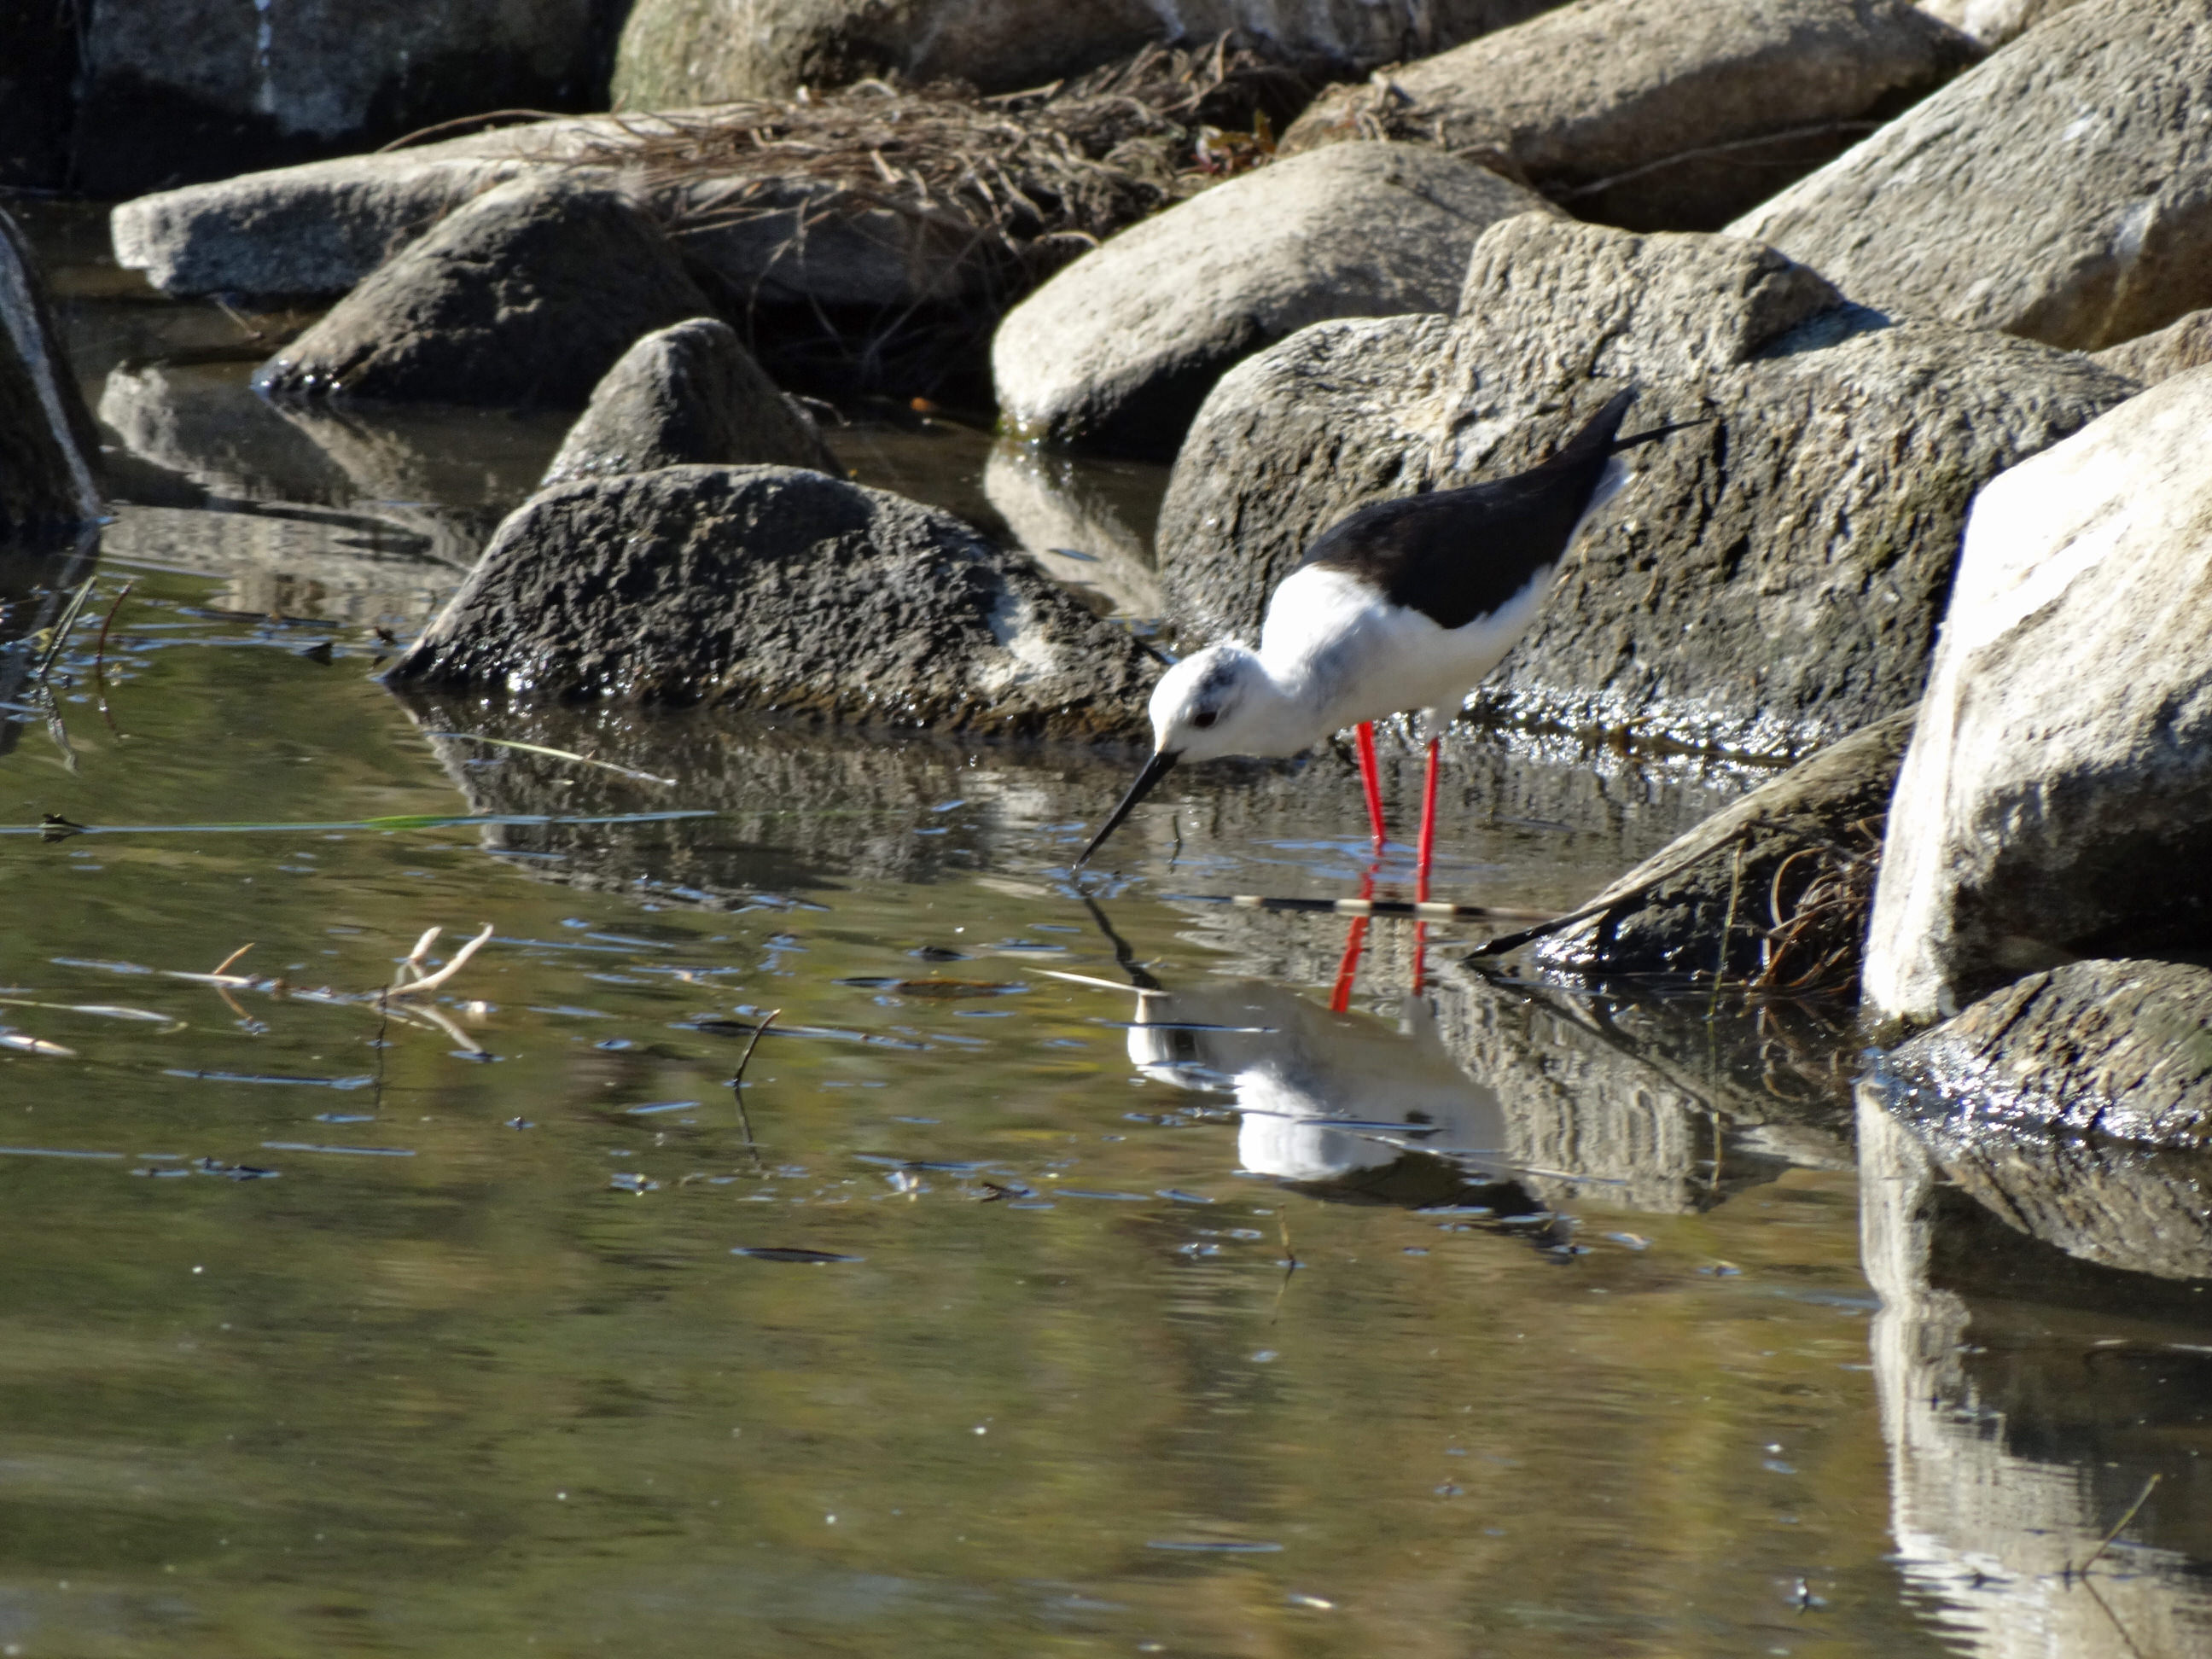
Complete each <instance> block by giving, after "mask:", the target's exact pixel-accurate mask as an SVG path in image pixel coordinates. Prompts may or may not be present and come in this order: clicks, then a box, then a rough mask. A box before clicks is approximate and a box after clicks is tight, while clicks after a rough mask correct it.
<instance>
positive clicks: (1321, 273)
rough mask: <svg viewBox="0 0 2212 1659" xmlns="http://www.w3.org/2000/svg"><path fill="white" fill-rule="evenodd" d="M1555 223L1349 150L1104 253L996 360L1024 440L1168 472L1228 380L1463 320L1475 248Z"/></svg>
mask: <svg viewBox="0 0 2212 1659" xmlns="http://www.w3.org/2000/svg"><path fill="white" fill-rule="evenodd" d="M1531 210H1535V211H1541V212H1548V211H1551V209H1550V208H1549V206H1548V204H1546V203H1545V201H1544V200H1543V198H1542V197H1539V196H1536V195H1534V194H1533V193H1531V192H1530V191H1526V190H1523V189H1522V188H1521V187H1520V186H1518V185H1510V184H1508V183H1506V182H1505V181H1504V179H1500V178H1498V176H1497V175H1496V174H1495V173H1489V172H1487V171H1486V170H1484V169H1483V168H1481V167H1476V166H1474V164H1473V163H1471V162H1468V161H1455V160H1454V159H1453V158H1452V157H1450V156H1448V155H1438V154H1437V153H1436V152H1435V151H1433V150H1425V149H1417V148H1415V147H1413V146H1411V145H1407V144H1346V145H1340V146H1336V147H1333V148H1331V149H1327V150H1323V151H1322V152H1320V153H1319V154H1316V155H1304V156H1297V157H1294V158H1292V159H1291V160H1289V161H1280V162H1278V163H1276V164H1275V165H1274V166H1272V167H1262V168H1261V169H1260V170H1259V171H1257V172H1255V173H1248V174H1246V175H1245V176H1244V177H1243V178H1241V179H1231V181H1230V182H1229V183H1227V184H1225V185H1218V186H1216V187H1215V188H1214V189H1212V190H1209V191H1206V192H1205V193H1204V194H1202V195H1200V196H1197V197H1194V198H1192V199H1191V200H1189V201H1188V202H1183V203H1181V204H1178V205H1176V206H1175V207H1171V208H1170V209H1169V210H1167V211H1166V212H1164V213H1161V214H1158V215H1156V216H1153V217H1152V218H1150V219H1147V220H1146V221H1145V222H1142V223H1141V224H1138V225H1134V226H1132V227H1131V228H1129V229H1127V230H1125V231H1123V232H1122V233H1121V234H1120V235H1118V236H1115V237H1114V238H1113V239H1112V240H1109V241H1108V242H1107V243H1106V244H1105V245H1104V246H1102V247H1100V248H1099V249H1098V250H1097V252H1092V253H1087V254H1085V255H1084V256H1083V257H1082V258H1079V259H1078V260H1076V261H1075V263H1074V264H1071V265H1069V266H1068V267H1067V268H1066V270H1062V271H1060V274H1059V275H1057V276H1054V277H1053V278H1052V280H1051V281H1049V282H1048V283H1045V284H1044V286H1043V287H1042V288H1040V289H1037V291H1036V293H1034V294H1032V295H1030V296H1029V298H1027V299H1026V300H1024V301H1022V302H1021V304H1019V305H1018V306H1016V307H1014V308H1013V310H1012V311H1011V312H1010V313H1007V315H1006V320H1005V321H1004V322H1003V323H1001V324H1000V325H999V331H998V333H997V335H996V337H994V339H993V341H992V343H991V374H992V379H993V380H994V382H995V383H996V386H997V388H998V394H999V406H1000V410H1001V411H1002V412H1003V414H1004V416H1005V419H1006V422H1007V423H1008V425H1009V426H1011V427H1012V429H1013V430H1014V431H1015V432H1017V433H1018V434H1019V435H1021V436H1023V437H1027V438H1050V439H1054V440H1056V441H1060V442H1068V443H1082V444H1086V445H1089V446H1091V447H1096V448H1099V449H1104V450H1109V451H1113V452H1116V453H1123V454H1131V455H1145V456H1152V457H1157V458H1158V459H1162V460H1165V459H1170V457H1172V456H1173V455H1174V454H1175V453H1176V446H1177V445H1179V444H1180V443H1181V442H1182V435H1183V433H1184V431H1185V429H1186V428H1188V426H1189V424H1190V418H1191V416H1192V415H1194V413H1195V412H1196V411H1197V410H1198V406H1199V404H1200V403H1202V402H1203V401H1204V400H1205V398H1206V392H1208V391H1209V390H1211V389H1212V386H1213V383H1214V381H1215V380H1218V378H1219V377H1220V375H1221V373H1222V371H1223V370H1224V369H1225V368H1228V367H1229V366H1230V365H1231V363H1233V362H1237V360H1238V359H1239V358H1241V357H1244V356H1249V354H1250V353H1252V352H1254V351H1255V350H1258V349H1260V348H1261V347H1262V346H1266V345H1269V344H1272V343H1273V342H1275V341H1277V340H1279V339H1281V338H1282V337H1284V336H1285V335H1286V334H1289V333H1291V332H1292V331H1295V330H1297V329H1300V328H1303V327H1304V326H1305V325H1307V324H1309V323H1313V322H1318V321H1320V320H1321V319H1323V318H1328V317H1376V316H1382V317H1387V316H1395V315H1398V314H1400V313H1407V312H1423V311H1448V310H1449V309H1450V308H1451V306H1452V303H1453V301H1454V300H1455V298H1456V296H1457V295H1458V293H1459V289H1460V284H1461V283H1462V281H1463V280H1464V278H1465V276H1466V271H1467V258H1468V252H1469V251H1470V250H1471V249H1472V248H1473V247H1474V243H1475V239H1476V238H1477V237H1478V236H1480V235H1481V234H1482V233H1483V232H1484V231H1485V230H1486V229H1487V228H1489V227H1490V226H1491V225H1492V224H1494V223H1496V222H1498V220H1500V219H1504V218H1508V217H1510V216H1512V215H1514V214H1517V213H1525V212H1528V211H1531Z"/></svg>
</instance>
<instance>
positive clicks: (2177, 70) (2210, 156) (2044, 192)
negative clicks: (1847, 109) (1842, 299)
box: [1729, 0, 2212, 351]
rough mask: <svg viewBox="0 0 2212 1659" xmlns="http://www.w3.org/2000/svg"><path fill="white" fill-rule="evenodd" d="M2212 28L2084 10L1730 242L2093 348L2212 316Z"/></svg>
mask: <svg viewBox="0 0 2212 1659" xmlns="http://www.w3.org/2000/svg"><path fill="white" fill-rule="evenodd" d="M2208 85H2212V12H2208V10H2207V9H2206V7H2205V6H2204V5H2203V3H2202V0H2185V3H2176V4H2163V3H2160V4H2148V5H2147V4H2144V3H2142V0H2083V3H2081V4H2078V5H2075V6H2074V7H2072V8H2071V9H2069V10H2067V11H2065V12H2063V13H2062V14H2061V15H2058V16H2056V17H2054V18H2052V19H2051V21H2049V22H2047V23H2045V24H2043V25H2042V26H2041V27H2037V28H2035V29H2033V30H2031V31H2030V32H2029V33H2027V35H2025V36H2024V37H2022V38H2021V40H2016V41H2015V42H2014V43H2013V44H2012V45H2011V46H2008V47H2006V48H2005V49H2004V50H2003V51H2002V52H1997V53H1996V54H1994V55H1993V56H1991V57H1990V59H1989V60H1988V61H1987V62H1986V63H1984V64H1982V65H1981V66H1980V67H1978V68H1977V69H1975V70H1971V71H1970V72H1968V73H1967V74H1966V75H1964V76H1960V78H1959V79H1958V80H1956V81H1954V82H1952V83H1951V84H1950V85H1949V86H1948V87H1946V88H1944V89H1943V90H1942V92H1940V93H1937V94H1936V95H1935V96H1933V97H1931V98H1929V99H1928V100H1926V101H1924V102H1923V103H1922V104H1920V105H1918V106H1917V107H1915V108H1914V109H1912V110H1911V112H1908V113H1907V114H1905V115H1904V116H1902V117H1900V118H1899V119H1897V120H1896V121H1894V122H1892V123H1891V124H1890V125H1888V126H1887V127H1885V128H1884V129H1882V131H1880V132H1878V133H1876V134H1875V136H1874V137H1871V138H1869V139H1868V140H1867V142H1866V143H1863V144H1861V145H1860V146H1859V147H1858V148H1857V149H1854V150H1852V151H1851V152H1850V154H1848V155H1844V156H1842V157H1840V158H1839V159H1838V160H1837V161H1833V162H1832V163H1830V164H1829V165H1828V166H1827V167H1824V168H1822V169H1821V170H1820V172H1818V173H1814V174H1813V175H1812V176H1811V177H1809V178H1807V179H1802V180H1800V181H1799V182H1798V183H1797V184H1796V185H1792V186H1791V187H1790V189H1788V190H1786V191H1784V192H1783V193H1782V194H1781V195H1779V196H1778V197H1775V198H1774V199H1773V200H1772V201H1771V202H1769V203H1767V204H1765V206H1763V207H1760V208H1759V209H1758V210H1755V211H1753V212H1751V213H1748V214H1747V215H1745V216H1743V217H1742V218H1741V219H1739V220H1737V221H1736V222H1735V224H1734V225H1732V226H1730V227H1729V228H1730V229H1731V230H1732V231H1734V232H1735V234H1738V235H1742V236H1752V237H1756V238H1758V239H1759V240H1761V241H1766V242H1771V243H1773V244H1774V245H1775V246H1777V247H1779V248H1781V249H1782V250H1784V252H1787V253H1789V254H1790V256H1791V257H1792V258H1799V259H1802V260H1804V261H1805V262H1806V263H1807V264H1812V265H1816V266H1818V267H1819V268H1820V270H1823V271H1825V272H1826V273H1827V275H1828V276H1831V277H1832V278H1833V279H1834V280H1835V281H1836V282H1837V283H1840V284H1841V285H1842V286H1843V288H1844V289H1845V290H1846V291H1848V292H1849V293H1850V295H1851V297H1852V298H1854V299H1856V300H1860V301H1864V302H1865V303H1866V304H1868V305H1871V306H1879V307H1882V308H1883V309H1885V310H1887V309H1892V308H1894V309H1897V310H1899V311H1905V312H1910V313H1913V314H1915V315H1917V316H1925V317H1937V318H1942V319H1945V320H1947V321H1950V322H1954V323H1959V324H1962V325H1966V326H1967V327H1971V328H2000V329H2004V330H2007V331H2010V332H2012V333H2015V334H2021V335H2025V336H2026V337H2028V338H2029V339H2032V340H2042V341H2045V342H2047V343H2050V344H2052V345H2059V346H2069V347H2072V348H2074V349H2077V350H2083V351H2089V350H2094V349H2097V348H2099V347H2100V346H2107V345H2112V344H2114V343H2117V342H2118V341H2122V340H2126V339H2130V338H2133V337H2135V336H2136V335H2139V334H2142V333H2145V332H2147V331H2149V330H2152V329H2155V328H2162V327H2164V326H2165V325H2166V324H2167V323H2170V322H2172V320H2173V319H2175V318H2177V317H2179V316H2180V315H2181V314H2182V313H2184V312H2186V311H2191V310H2194V309H2197V308H2198V307H2203V306H2205V305H2207V304H2212V105H2208V103H2207V101H2206V96H2205V90H2204V89H2205V88H2206V87H2207V86H2208Z"/></svg>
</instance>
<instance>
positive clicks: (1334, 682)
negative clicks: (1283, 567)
mask: <svg viewBox="0 0 2212 1659" xmlns="http://www.w3.org/2000/svg"><path fill="white" fill-rule="evenodd" d="M1551 580H1552V569H1551V568H1545V569H1542V570H1540V571H1538V572H1537V573H1536V574H1535V576H1534V578H1532V579H1531V580H1530V581H1529V583H1528V586H1526V587H1524V588H1522V590H1521V591H1520V592H1518V593H1516V594H1515V595H1514V596H1513V597H1512V598H1511V599H1508V600H1507V601H1506V602H1505V603H1504V605H1500V606H1499V607H1498V609H1497V610H1496V611H1492V612H1490V613H1489V614H1488V615H1486V616H1481V617H1476V618H1475V619H1474V621H1473V622H1471V623H1468V624H1467V626H1466V627H1464V628H1444V627H1442V626H1440V625H1439V624H1438V623H1437V622H1435V621H1434V620H1433V619H1432V618H1431V617H1426V616H1424V615H1423V614H1422V613H1421V612H1419V611H1415V610H1412V609H1410V608H1407V607H1405V606H1401V605H1392V604H1391V603H1390V602H1389V600H1387V599H1384V598H1383V596H1382V595H1381V594H1380V593H1379V592H1376V590H1375V589H1374V588H1372V587H1370V586H1368V585H1367V584H1366V583H1365V582H1363V581H1361V580H1359V579H1358V578H1357V577H1356V576H1352V575H1350V574H1346V572H1344V571H1341V570H1332V569H1328V568H1326V567H1323V566H1320V565H1308V566H1307V567H1306V568H1304V569H1303V570H1299V571H1295V572H1293V573H1292V574H1291V575H1290V576H1288V577H1286V578H1285V580H1284V581H1283V583H1282V585H1281V586H1279V587H1277V588H1276V589H1275V593H1274V597H1273V599H1272V600H1270V601H1269V603H1268V606H1267V621H1266V623H1264V624H1263V625H1262V627H1261V634H1260V656H1261V659H1262V660H1263V661H1264V662H1265V663H1266V664H1267V668H1268V670H1269V671H1270V673H1271V674H1272V675H1273V677H1274V678H1275V679H1276V681H1277V682H1278V684H1282V685H1283V686H1284V687H1285V690H1290V691H1291V692H1292V695H1293V696H1296V697H1297V701H1298V702H1300V703H1301V704H1303V705H1304V707H1305V708H1306V709H1307V710H1308V711H1309V712H1310V715H1311V716H1312V718H1313V720H1314V721H1315V723H1316V727H1317V731H1316V733H1315V735H1320V734H1321V733H1325V732H1334V731H1337V730H1340V728H1342V727H1344V726H1353V725H1357V724H1358V722H1360V721H1362V720H1381V719H1383V718H1385V717H1387V716H1389V715H1391V714H1400V713H1402V712H1404V711H1406V710H1408V709H1416V708H1434V709H1437V710H1438V711H1439V712H1440V713H1441V714H1443V716H1444V717H1445V718H1449V716H1450V715H1451V714H1455V713H1456V712H1457V710H1458V708H1459V706H1460V704H1461V703H1462V702H1464V701H1465V700H1466V697H1467V694H1468V692H1469V691H1471V690H1474V686H1475V684H1476V683H1477V682H1478V681H1480V679H1482V678H1483V677H1484V676H1485V675H1486V674H1488V673H1489V672H1490V671H1491V670H1492V669H1493V668H1495V667H1497V666H1498V663H1499V662H1500V661H1501V660H1503V659H1504V656H1505V653H1507V652H1508V651H1510V650H1511V649H1512V648H1513V646H1514V643H1515V642H1516V641H1518V640H1519V639H1520V637H1521V636H1522V635H1523V634H1524V633H1526V632H1527V631H1528V624H1529V623H1531V622H1533V621H1534V620H1535V616H1536V612H1537V611H1538V610H1539V608H1541V605H1543V602H1544V594H1545V592H1546V591H1547V589H1548V588H1549V587H1550V586H1551ZM1309 741H1310V738H1309Z"/></svg>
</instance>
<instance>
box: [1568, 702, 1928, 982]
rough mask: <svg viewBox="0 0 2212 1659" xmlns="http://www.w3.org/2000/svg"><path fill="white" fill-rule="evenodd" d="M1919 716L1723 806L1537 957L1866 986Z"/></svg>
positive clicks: (1587, 965)
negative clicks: (1885, 843) (1872, 931)
mask: <svg viewBox="0 0 2212 1659" xmlns="http://www.w3.org/2000/svg"><path fill="white" fill-rule="evenodd" d="M1912 720H1913V714H1912V711H1911V709H1903V710H1900V711H1899V712H1898V713H1897V714H1891V715H1888V716H1886V717H1885V718H1883V719H1881V720H1876V721H1875V723H1874V724H1873V725H1872V726H1867V727H1865V728H1863V730H1861V731H1857V732H1853V733H1852V734H1851V735H1850V737H1848V738H1844V739H1843V740H1842V741H1840V742H1838V743H1836V744H1831V745H1830V746H1829V747H1827V748H1826V749H1823V750H1820V753H1818V754H1816V755H1814V757H1812V758H1810V759H1809V760H1803V761H1800V762H1799V763H1797V764H1796V765H1795V766H1793V767H1791V768H1790V770H1788V771H1787V772H1785V773H1784V774H1783V775H1781V776H1780V777H1778V778H1776V779H1775V780H1774V781H1772V782H1771V783H1768V784H1765V785H1763V786H1762V787H1759V788H1758V789H1755V790H1753V792H1752V793H1750V794H1748V795H1746V796H1745V797H1744V798H1743V799H1741V800H1739V801H1737V802H1735V803H1734V804H1733V805H1729V806H1727V807H1724V808H1723V809H1722V810H1721V811H1718V812H1716V813H1715V814H1714V815H1713V816H1712V817H1710V818H1708V819H1706V820H1705V823H1701V824H1699V826H1698V827H1697V828H1696V829H1692V831H1690V833H1689V834H1688V835H1686V836H1682V837H1681V838H1680V839H1679V840H1677V841H1674V842H1669V843H1668V845H1667V846H1666V847H1665V848H1662V849H1661V850H1660V851H1659V852H1657V853H1656V854H1653V855H1652V856H1651V857H1650V858H1649V859H1646V860H1644V862H1643V863H1642V864H1640V865H1638V866H1637V867H1636V868H1635V869H1633V870H1631V871H1630V872H1628V873H1627V874H1626V875H1625V876H1623V877H1621V878H1620V880H1619V881H1617V882H1614V883H1613V884H1612V885H1611V886H1609V887H1607V889H1606V890H1605V891H1604V892H1602V893H1601V894H1599V895H1598V896H1596V897H1595V898H1594V899H1591V900H1590V901H1589V902H1587V903H1584V904H1578V905H1577V906H1576V907H1575V909H1576V911H1577V912H1578V913H1583V914H1585V915H1587V916H1588V920H1587V921H1583V922H1580V923H1578V924H1577V925H1575V926H1574V927H1569V928H1566V929H1565V930H1562V931H1560V932H1558V933H1552V934H1550V935H1549V936H1547V938H1545V939H1543V940H1542V942H1541V944H1540V945H1538V946H1537V949H1536V956H1537V959H1538V960H1539V961H1541V962H1542V963H1544V964H1545V966H1547V967H1548V968H1555V969H1567V970H1570V971H1573V972H1577V973H1585V974H1635V973H1696V974H1707V975H1710V974H1711V973H1713V972H1714V971H1716V969H1719V970H1721V971H1723V972H1724V973H1725V974H1726V975H1729V977H1731V978H1747V977H1750V976H1752V975H1758V976H1759V979H1760V980H1761V981H1762V982H1764V983H1765V984H1769V985H1772V986H1776V987H1791V988H1803V987H1804V986H1813V985H1817V986H1820V987H1833V986H1835V985H1836V984H1838V983H1839V982H1844V983H1856V981H1857V977H1858V963H1859V952H1860V949H1861V947H1862V944H1863V936H1864V933H1865V930H1866V919H1867V911H1868V908H1869V905H1870V904H1871V902H1872V901H1873V896H1874V876H1875V869H1876V868H1877V867H1878V866H1879V864H1880V861H1881V830H1882V825H1883V823H1884V821H1885V820H1886V819H1887V816H1888V812H1889V795H1890V791H1891V790H1892V789H1893V787H1895V785H1896V782H1897V769H1898V768H1899V765H1901V764H1902V763H1903V762H1904V759H1905V744H1906V742H1907V741H1908V740H1909V739H1910V738H1911V735H1912ZM1723 938H1725V940H1726V945H1725V952H1723ZM1800 981H1802V985H1801V984H1800Z"/></svg>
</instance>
